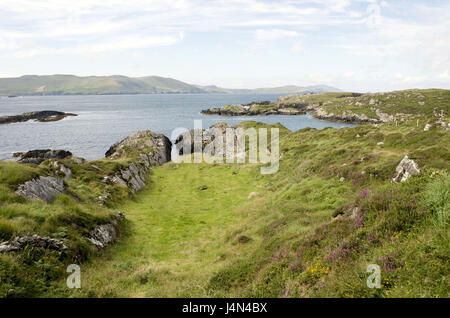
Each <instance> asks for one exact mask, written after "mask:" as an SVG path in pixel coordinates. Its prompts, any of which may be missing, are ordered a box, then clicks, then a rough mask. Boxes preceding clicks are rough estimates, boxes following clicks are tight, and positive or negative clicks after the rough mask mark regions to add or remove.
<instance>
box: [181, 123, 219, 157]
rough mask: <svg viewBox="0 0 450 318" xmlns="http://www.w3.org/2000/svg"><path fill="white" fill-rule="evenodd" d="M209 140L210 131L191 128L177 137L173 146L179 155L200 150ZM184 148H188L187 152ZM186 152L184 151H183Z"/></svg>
mask: <svg viewBox="0 0 450 318" xmlns="http://www.w3.org/2000/svg"><path fill="white" fill-rule="evenodd" d="M210 142H211V133H210V132H209V131H208V130H205V129H191V130H190V131H187V132H185V133H183V134H181V135H179V136H178V137H177V139H176V140H175V146H176V148H177V150H178V153H179V154H180V155H183V154H189V153H194V152H202V151H203V149H204V148H205V147H206V145H208V144H209V143H210ZM186 149H190V152H187V151H186ZM185 152H186V153H185Z"/></svg>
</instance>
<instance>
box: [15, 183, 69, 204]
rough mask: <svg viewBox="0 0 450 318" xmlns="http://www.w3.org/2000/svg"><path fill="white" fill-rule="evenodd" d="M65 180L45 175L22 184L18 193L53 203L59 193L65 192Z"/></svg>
mask: <svg viewBox="0 0 450 318" xmlns="http://www.w3.org/2000/svg"><path fill="white" fill-rule="evenodd" d="M65 193H66V190H65V187H64V182H63V181H62V180H61V179H58V178H54V177H43V176H40V177H39V178H36V179H33V180H30V181H27V182H25V183H24V184H21V185H20V186H19V188H18V189H17V191H16V194H18V195H21V196H23V197H25V198H27V199H39V200H42V201H44V202H46V203H51V202H52V201H53V199H54V198H55V196H57V195H58V194H65Z"/></svg>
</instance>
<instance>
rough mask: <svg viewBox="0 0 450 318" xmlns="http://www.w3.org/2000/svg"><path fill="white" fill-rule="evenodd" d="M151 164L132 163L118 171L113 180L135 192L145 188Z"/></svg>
mask: <svg viewBox="0 0 450 318" xmlns="http://www.w3.org/2000/svg"><path fill="white" fill-rule="evenodd" d="M149 172H150V165H145V164H142V163H130V165H129V166H128V168H125V169H122V170H120V171H118V172H117V173H116V174H115V175H114V176H113V177H112V178H111V181H112V182H114V183H117V184H121V185H123V186H125V187H127V188H129V189H130V190H131V191H132V192H133V193H136V192H138V191H139V190H141V189H143V188H144V187H145V185H146V183H147V174H148V173H149Z"/></svg>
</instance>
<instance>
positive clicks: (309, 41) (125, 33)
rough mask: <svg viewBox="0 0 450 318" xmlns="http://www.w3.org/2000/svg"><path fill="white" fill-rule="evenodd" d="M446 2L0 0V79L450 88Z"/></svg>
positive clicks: (351, 88) (449, 4)
mask: <svg viewBox="0 0 450 318" xmlns="http://www.w3.org/2000/svg"><path fill="white" fill-rule="evenodd" d="M449 39H450V1H448V0H442V1H441V0H439V1H431V0H429V1H425V0H424V1H419V0H417V1H414V0H408V1H406V0H397V1H381V0H356V1H351V0H278V1H269V0H173V1H171V0H147V1H145V0H101V1H100V0H77V1H73V0H39V1H36V0H0V77H17V76H22V75H26V74H37V75H50V74H74V75H79V76H87V75H117V74H120V75H126V76H130V77H138V76H149V75H158V76H164V77H171V78H175V79H178V80H182V81H185V82H188V83H191V84H199V85H217V86H220V87H227V88H257V87H275V86H282V85H300V86H306V85H317V84H326V85H331V86H334V87H337V88H340V89H343V90H346V91H360V92H375V91H390V90H396V89H407V88H431V87H436V88H447V89H449V88H450V40H449Z"/></svg>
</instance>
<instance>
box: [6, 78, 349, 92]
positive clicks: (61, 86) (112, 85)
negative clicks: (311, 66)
mask: <svg viewBox="0 0 450 318" xmlns="http://www.w3.org/2000/svg"><path fill="white" fill-rule="evenodd" d="M338 91H340V90H339V89H337V88H335V87H331V86H326V85H314V86H305V87H301V86H294V85H289V86H281V87H272V88H256V89H231V88H221V87H217V86H214V85H210V86H200V85H192V84H188V83H184V82H181V81H178V80H176V79H172V78H165V77H160V76H146V77H127V76H122V75H113V76H86V77H79V76H74V75H44V76H38V75H25V76H21V77H15V78H0V95H3V96H16V95H89V94H92V95H108V94H207V93H230V94H233V93H235V94H236V93H242V94H250V93H253V94H258V93H261V94H263V93H267V94H270V93H274V94H294V93H300V94H305V93H321V92H338Z"/></svg>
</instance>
